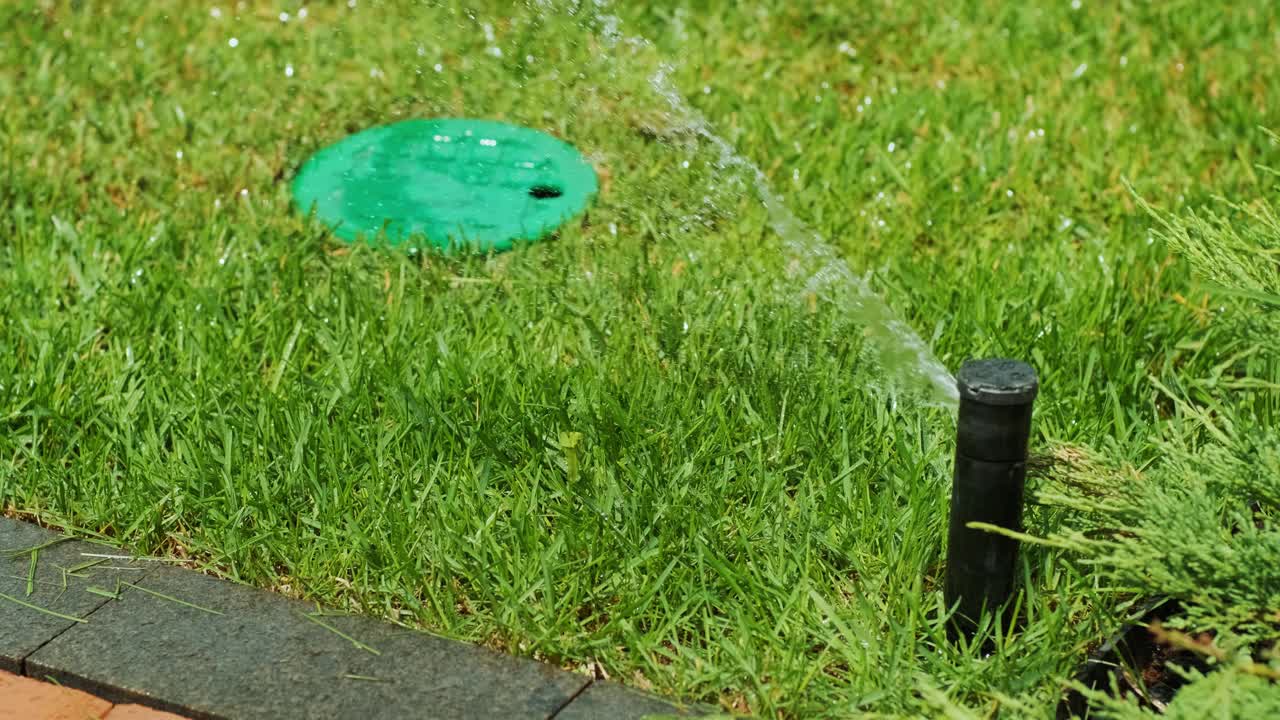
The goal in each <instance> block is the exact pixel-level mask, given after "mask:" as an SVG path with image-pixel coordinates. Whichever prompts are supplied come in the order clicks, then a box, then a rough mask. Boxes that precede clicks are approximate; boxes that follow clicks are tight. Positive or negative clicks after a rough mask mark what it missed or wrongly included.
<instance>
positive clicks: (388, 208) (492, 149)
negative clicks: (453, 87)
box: [293, 119, 597, 252]
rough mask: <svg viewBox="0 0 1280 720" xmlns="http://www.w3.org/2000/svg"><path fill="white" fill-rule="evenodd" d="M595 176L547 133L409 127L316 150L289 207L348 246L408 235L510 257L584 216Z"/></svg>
mask: <svg viewBox="0 0 1280 720" xmlns="http://www.w3.org/2000/svg"><path fill="white" fill-rule="evenodd" d="M596 188H597V183H596V174H595V171H594V170H593V169H592V168H591V165H590V164H588V163H587V161H586V159H585V158H583V157H582V154H581V153H579V152H578V151H577V150H575V149H574V148H573V147H572V146H571V145H568V144H567V143H564V142H561V141H560V140H557V139H556V138H554V137H551V136H550V135H547V134H546V133H541V132H538V131H537V130H531V129H529V128H525V127H519V126H516V125H508V124H507V123H501V122H494V121H490V120H464V119H437V120H408V121H405V122H399V123H395V124H392V125H383V126H380V127H375V128H370V129H368V130H364V131H362V132H358V133H356V134H354V135H351V136H350V137H347V138H345V139H343V140H341V141H339V142H337V143H335V144H333V145H330V146H329V147H326V148H324V149H323V150H320V151H319V152H317V153H316V154H315V155H313V156H312V157H311V159H309V160H307V162H306V164H304V165H303V166H302V169H301V170H300V171H299V172H298V176H297V177H296V178H295V179H294V181H293V198H294V202H295V203H297V206H298V208H299V209H300V210H301V211H302V212H304V213H307V212H311V211H312V210H313V209H314V210H315V213H316V217H317V218H319V219H320V220H321V221H322V222H324V223H325V224H326V225H328V226H329V227H330V228H331V229H332V230H333V233H334V234H335V235H337V236H338V237H340V238H342V239H344V240H351V241H354V240H357V239H359V238H361V237H363V238H364V239H365V240H368V241H372V240H376V239H380V238H385V240H386V242H389V243H391V244H393V245H397V244H400V243H403V242H405V241H407V240H409V239H410V238H412V237H414V236H421V237H425V238H426V240H427V241H428V242H430V243H431V244H432V245H435V246H436V247H439V248H441V249H444V250H472V251H479V252H485V251H489V250H508V249H510V248H511V246H512V245H513V244H515V243H516V242H520V241H527V242H533V241H536V240H540V239H542V238H544V237H546V236H547V235H549V234H550V233H551V232H553V231H554V230H555V229H556V228H557V227H559V226H560V225H561V224H562V223H564V222H565V221H566V220H568V219H570V218H572V217H574V216H575V215H577V214H578V213H580V212H582V211H583V209H585V208H586V206H587V203H588V202H590V201H591V199H592V197H594V196H595V194H596Z"/></svg>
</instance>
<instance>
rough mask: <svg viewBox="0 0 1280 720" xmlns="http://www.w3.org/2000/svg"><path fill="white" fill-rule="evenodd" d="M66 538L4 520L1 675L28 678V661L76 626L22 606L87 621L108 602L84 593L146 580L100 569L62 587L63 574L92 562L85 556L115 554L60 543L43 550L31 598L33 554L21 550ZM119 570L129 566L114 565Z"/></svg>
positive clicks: (0, 536)
mask: <svg viewBox="0 0 1280 720" xmlns="http://www.w3.org/2000/svg"><path fill="white" fill-rule="evenodd" d="M61 537H63V536H62V535H60V534H58V533H55V532H52V531H50V530H45V529H44V528H41V527H38V526H36V525H32V524H31V523H25V522H21V521H18V520H12V519H9V518H3V517H0V593H4V594H5V595H7V596H8V597H7V598H5V597H0V670H7V671H9V672H14V673H21V672H23V660H24V659H25V658H26V657H27V656H28V655H30V654H31V653H32V652H35V650H36V649H37V648H39V647H40V646H41V645H44V644H45V643H47V642H49V641H50V640H52V639H53V638H55V637H57V636H58V635H59V634H61V633H63V632H65V631H66V630H67V629H68V628H70V627H71V626H72V625H75V624H76V622H75V621H73V620H64V619H62V618H57V617H54V616H52V615H48V614H45V613H42V612H39V611H37V610H33V609H31V608H28V607H24V606H23V605H21V604H20V603H19V602H15V600H16V601H20V602H23V603H30V604H32V605H36V606H38V607H41V608H45V609H47V610H52V611H54V612H57V613H61V614H63V615H69V616H72V617H78V618H83V617H85V616H87V615H89V613H92V612H93V611H95V610H97V609H98V608H99V607H100V606H101V605H102V604H103V603H105V602H107V599H106V598H105V597H102V596H99V595H94V594H92V593H88V592H85V588H86V587H89V586H94V585H96V586H99V587H103V588H105V589H110V590H114V589H115V580H116V578H127V579H128V580H131V581H132V580H139V579H141V577H142V575H143V572H131V571H123V572H114V571H103V570H99V569H93V570H87V571H84V572H83V573H78V574H81V575H86V576H88V577H84V578H79V577H68V578H67V586H66V589H65V590H64V589H63V587H62V571H61V570H60V569H59V568H60V567H61V568H70V567H75V566H76V565H78V564H80V563H83V562H85V561H86V560H91V559H92V558H86V557H84V556H83V555H81V554H80V553H82V552H98V553H111V552H114V551H113V550H112V549H111V548H109V547H105V546H102V545H96V544H89V543H84V542H78V541H66V542H60V543H58V544H57V545H52V546H50V547H46V548H44V549H41V550H40V551H39V552H38V554H37V556H36V574H35V584H34V586H33V590H34V592H32V594H31V595H27V573H28V570H29V569H30V565H31V554H30V553H25V552H24V553H21V554H19V555H16V556H13V557H11V555H12V554H13V553H14V552H15V551H18V550H25V549H28V548H32V547H35V546H37V545H42V544H44V543H46V542H49V541H51V540H55V539H58V538H61ZM111 564H112V565H114V566H121V567H122V566H125V565H129V564H130V563H126V562H119V561H112V562H111Z"/></svg>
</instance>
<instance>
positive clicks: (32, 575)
mask: <svg viewBox="0 0 1280 720" xmlns="http://www.w3.org/2000/svg"><path fill="white" fill-rule="evenodd" d="M39 558H40V551H39V550H32V551H31V562H30V563H28V564H27V597H31V595H32V594H33V593H35V591H36V565H37V563H39V562H40V560H39Z"/></svg>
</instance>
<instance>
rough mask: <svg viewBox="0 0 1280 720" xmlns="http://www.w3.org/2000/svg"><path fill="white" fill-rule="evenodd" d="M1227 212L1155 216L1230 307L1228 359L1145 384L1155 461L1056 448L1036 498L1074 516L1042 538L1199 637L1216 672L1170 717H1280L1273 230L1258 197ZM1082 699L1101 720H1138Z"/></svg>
mask: <svg viewBox="0 0 1280 720" xmlns="http://www.w3.org/2000/svg"><path fill="white" fill-rule="evenodd" d="M1227 210H1228V212H1229V213H1231V214H1229V215H1221V214H1218V213H1215V212H1212V211H1208V212H1204V213H1200V214H1190V213H1189V214H1187V215H1185V216H1182V217H1172V216H1168V215H1160V217H1159V220H1160V223H1161V226H1162V227H1163V229H1164V231H1163V234H1164V237H1165V238H1166V239H1167V240H1168V241H1169V242H1170V244H1171V245H1172V246H1174V247H1177V248H1178V249H1180V250H1181V251H1182V252H1184V253H1185V254H1186V255H1187V257H1188V258H1189V259H1190V260H1191V262H1192V263H1193V265H1194V266H1195V269H1196V270H1197V271H1198V272H1200V273H1201V274H1203V275H1204V276H1205V277H1207V278H1209V279H1211V280H1212V281H1214V282H1215V283H1217V284H1219V285H1220V286H1221V287H1220V289H1219V290H1220V293H1219V294H1221V295H1224V296H1226V297H1225V299H1223V300H1222V302H1225V303H1229V304H1230V308H1229V310H1227V312H1228V313H1230V317H1228V318H1224V319H1223V320H1222V321H1221V322H1219V323H1218V327H1217V328H1215V330H1216V332H1214V333H1211V334H1210V340H1209V341H1211V342H1214V343H1217V344H1219V345H1220V346H1222V347H1223V348H1224V349H1225V350H1227V351H1228V352H1227V353H1226V354H1227V358H1226V359H1225V360H1224V361H1223V362H1221V363H1219V364H1218V365H1215V368H1214V372H1213V374H1212V375H1211V376H1209V377H1204V378H1199V379H1197V380H1193V381H1190V382H1188V381H1186V380H1185V379H1184V380H1183V382H1182V385H1183V389H1181V390H1174V389H1171V388H1170V387H1167V386H1166V385H1165V384H1163V383H1161V382H1160V381H1159V380H1156V381H1154V382H1155V384H1156V386H1157V387H1158V389H1159V391H1160V393H1161V395H1162V396H1163V397H1164V398H1165V399H1167V400H1168V401H1169V403H1170V405H1169V407H1168V414H1169V417H1168V418H1167V419H1166V420H1165V421H1164V422H1162V424H1161V429H1162V432H1161V433H1160V434H1159V435H1158V436H1154V437H1153V438H1152V440H1151V443H1152V449H1153V450H1154V453H1153V455H1154V456H1155V457H1156V458H1157V459H1155V460H1153V461H1151V462H1150V463H1149V464H1147V465H1146V466H1145V467H1143V468H1141V469H1138V468H1134V467H1132V466H1128V467H1126V466H1124V465H1122V464H1118V463H1116V462H1115V461H1110V462H1109V461H1107V460H1106V459H1102V458H1101V457H1099V456H1097V455H1091V454H1087V453H1082V452H1080V451H1078V450H1076V451H1073V450H1071V449H1068V448H1060V449H1059V451H1058V455H1057V460H1058V465H1059V468H1058V470H1059V472H1058V473H1057V474H1056V476H1055V478H1054V480H1055V482H1052V483H1049V484H1048V485H1047V486H1046V487H1044V488H1042V490H1041V493H1040V498H1041V500H1042V501H1043V502H1046V503H1049V504H1054V505H1058V506H1060V507H1068V508H1070V509H1071V510H1072V511H1073V512H1074V515H1073V517H1072V519H1071V520H1070V521H1068V525H1069V526H1071V527H1072V528H1073V529H1072V530H1070V531H1062V532H1059V533H1057V534H1055V535H1054V536H1052V538H1051V540H1050V542H1052V543H1054V544H1056V545H1058V546H1060V547H1066V548H1069V549H1070V550H1072V551H1073V552H1075V553H1078V554H1079V555H1081V556H1082V558H1083V559H1082V562H1083V563H1084V564H1085V565H1086V566H1088V567H1090V568H1092V569H1093V571H1094V572H1096V573H1097V574H1098V575H1099V576H1100V577H1101V578H1103V580H1102V581H1103V582H1104V583H1106V584H1107V585H1109V586H1111V589H1112V591H1115V592H1123V593H1126V594H1136V595H1140V596H1146V597H1170V598H1176V599H1177V600H1179V601H1180V605H1181V607H1182V609H1183V610H1182V612H1181V613H1180V614H1179V615H1178V616H1176V617H1174V618H1172V619H1170V620H1168V621H1166V623H1165V625H1166V626H1167V627H1169V628H1173V629H1174V630H1173V633H1174V634H1173V635H1172V637H1174V638H1186V637H1190V635H1188V633H1194V634H1197V635H1198V636H1200V637H1204V638H1205V640H1204V641H1203V642H1202V643H1190V642H1184V645H1183V647H1184V648H1185V649H1190V650H1193V651H1195V652H1200V653H1202V654H1204V655H1205V656H1206V657H1207V658H1208V659H1209V660H1210V661H1211V662H1213V663H1215V664H1216V665H1218V666H1220V669H1219V670H1218V671H1217V672H1213V673H1210V674H1209V675H1207V676H1201V675H1198V674H1196V675H1195V676H1194V677H1191V678H1190V680H1191V684H1190V685H1189V686H1188V687H1187V688H1186V689H1184V690H1182V691H1181V692H1180V694H1179V695H1178V696H1177V699H1176V700H1175V701H1174V702H1173V703H1172V704H1171V705H1170V706H1169V709H1168V710H1169V715H1170V716H1171V717H1187V718H1193V717H1194V718H1200V717H1220V718H1255V717H1272V716H1275V715H1276V714H1277V711H1278V709H1280V684H1277V681H1278V680H1280V561H1278V559H1280V431H1278V430H1277V425H1276V423H1275V418H1276V414H1275V410H1276V407H1277V396H1278V395H1280V384H1278V381H1280V357H1278V356H1277V351H1278V350H1280V333H1277V329H1280V326H1277V324H1276V323H1275V321H1274V318H1271V317H1269V316H1268V315H1267V314H1266V313H1267V312H1268V311H1269V310H1270V309H1271V308H1270V307H1269V306H1271V305H1274V304H1275V303H1277V301H1280V295H1278V294H1277V290H1280V265H1278V264H1277V262H1276V261H1277V258H1278V257H1280V256H1278V255H1277V253H1278V252H1280V224H1278V223H1277V221H1276V217H1277V216H1276V211H1275V206H1274V204H1273V203H1270V202H1267V201H1259V202H1257V203H1255V204H1253V205H1251V206H1249V207H1247V208H1246V207H1244V206H1241V205H1238V204H1229V205H1227ZM1240 316H1245V317H1246V318H1248V317H1249V316H1255V317H1254V318H1252V319H1247V320H1245V321H1243V322H1242V321H1240V320H1239V317H1240ZM1258 317H1260V318H1261V319H1260V320H1258V319H1257V318H1258ZM1240 348H1243V349H1240ZM1123 455H1124V453H1123V452H1120V451H1114V452H1112V453H1111V456H1112V457H1120V456H1123ZM1160 632H1163V631H1160ZM1203 633H1208V635H1202V634H1203ZM1094 697H1095V700H1096V701H1097V702H1098V703H1100V704H1101V706H1102V707H1103V708H1105V709H1107V710H1108V711H1109V712H1108V713H1103V714H1104V716H1114V717H1132V716H1137V715H1141V714H1142V712H1140V711H1139V710H1138V709H1137V708H1136V706H1133V705H1130V704H1127V703H1126V702H1124V701H1119V700H1110V699H1106V698H1104V697H1103V696H1100V695H1095V696H1094Z"/></svg>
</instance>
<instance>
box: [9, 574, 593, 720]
mask: <svg viewBox="0 0 1280 720" xmlns="http://www.w3.org/2000/svg"><path fill="white" fill-rule="evenodd" d="M141 585H142V586H143V587H146V588H148V589H150V590H152V591H154V592H159V593H163V594H165V595H168V596H170V597H172V598H177V599H180V600H183V601H186V602H191V603H195V604H198V605H202V606H204V607H207V608H209V609H213V610H217V611H219V612H221V613H222V614H221V615H215V614H211V613H208V612H204V611H201V610H197V609H194V608H191V607H187V606H184V605H181V604H179V603H176V602H173V601H172V600H168V599H164V598H160V597H156V596H154V595H148V594H146V593H143V592H140V591H138V590H135V589H130V590H128V591H127V592H126V593H125V594H124V595H123V597H122V599H121V600H119V601H113V602H110V603H108V604H107V605H105V606H103V607H102V608H101V609H100V610H98V611H97V612H95V613H94V615H93V622H92V623H90V624H85V625H76V626H75V627H72V628H70V629H68V630H66V631H65V632H63V633H62V634H61V635H59V636H58V637H57V638H55V639H54V640H52V641H51V642H49V643H48V644H47V645H45V646H44V647H42V648H41V649H40V650H38V651H37V652H35V653H34V654H33V655H31V656H30V657H29V658H28V659H27V666H28V669H29V672H30V671H34V672H31V674H36V673H39V674H41V675H46V674H47V675H49V676H50V677H52V678H54V679H56V680H57V681H59V682H61V683H63V684H65V685H68V686H71V687H78V688H80V689H83V690H87V691H89V692H93V693H96V694H101V695H102V696H104V697H106V698H107V699H109V700H116V701H120V700H130V701H133V702H143V703H144V704H147V705H151V706H153V707H157V708H160V709H165V710H171V711H174V712H179V713H182V714H186V715H190V716H192V717H197V718H235V719H237V720H239V719H241V718H245V719H252V718H271V719H272V720H275V719H277V718H360V720H373V719H374V718H423V719H430V718H450V719H453V718H458V719H466V718H521V719H524V718H548V717H550V716H552V715H553V714H554V713H555V712H556V711H557V710H559V709H561V708H562V707H564V706H565V704H566V703H567V702H568V701H569V700H570V699H571V698H572V697H573V696H574V695H575V694H576V693H578V692H579V691H581V689H582V688H583V687H584V686H585V685H586V684H587V679H586V678H583V677H580V676H577V675H573V674H570V673H567V672H564V671H561V670H558V669H556V668H553V667H549V666H546V665H542V664H540V663H536V662H533V661H526V660H518V659H515V658H511V657H507V656H505V655H499V654H497V653H493V652H490V651H487V650H484V649H482V648H478V647H475V646H472V645H467V644H465V643H460V642H455V641H451V640H445V639H442V638H438V637H434V636H431V635H427V634H424V633H419V632H415V631H412V630H407V629H404V628H400V627H397V626H394V625H390V624H387V623H383V622H379V621H376V620H373V619H369V618H362V617H352V616H342V617H324V618H322V620H323V621H324V622H325V623H327V624H329V625H330V626H331V627H332V628H333V629H334V630H337V631H339V632H341V633H343V634H345V635H347V636H349V637H350V638H354V639H356V640H358V641H359V642H361V643H364V644H366V645H368V646H369V647H372V648H374V649H375V650H376V651H378V653H379V654H377V655H375V654H373V653H371V652H368V651H366V650H363V649H360V648H358V647H355V646H354V645H353V644H352V642H351V641H349V640H348V639H344V638H343V637H342V636H340V635H338V634H337V633H335V632H333V631H332V630H329V629H326V628H325V627H322V626H320V625H319V624H317V623H315V622H312V621H311V620H308V619H307V618H306V617H305V616H304V614H305V613H309V612H314V610H315V607H314V606H313V605H308V604H305V603H300V602H296V601H292V600H288V599H285V598H282V597H280V596H277V595H273V594H271V593H267V592H264V591H261V590H257V589H253V588H247V587H244V586H240V585H235V584H233V583H229V582H225V581H220V580H216V579H214V578H210V577H207V576H204V575H201V574H199V573H196V572H192V571H187V570H178V569H174V568H160V569H156V570H153V571H152V572H151V573H149V574H148V576H147V578H146V579H145V580H144V581H143V582H142V583H141Z"/></svg>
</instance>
